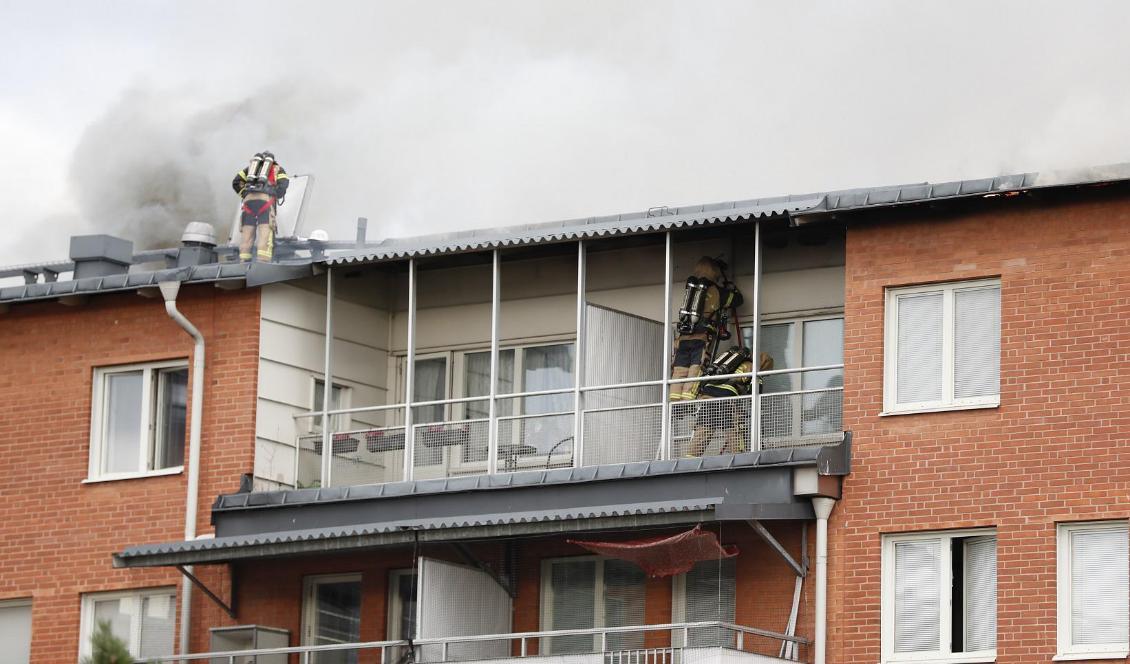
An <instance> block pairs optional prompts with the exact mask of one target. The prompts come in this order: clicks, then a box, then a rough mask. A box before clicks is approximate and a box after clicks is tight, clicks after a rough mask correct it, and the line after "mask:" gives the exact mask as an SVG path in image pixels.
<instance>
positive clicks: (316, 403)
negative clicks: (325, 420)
mask: <svg viewBox="0 0 1130 664" xmlns="http://www.w3.org/2000/svg"><path fill="white" fill-rule="evenodd" d="M349 396H350V391H349V388H348V387H345V386H344V385H338V384H337V383H334V384H333V390H332V391H331V392H330V410H342V409H345V408H349ZM325 398H326V381H324V380H322V379H321V378H315V379H314V395H313V399H312V402H313V403H312V404H311V406H310V410H321V409H322V402H323V400H324V399H325ZM350 419H351V418H350V416H349V415H331V416H330V425H331V427H332V429H333V430H334V431H348V430H349V428H350V427H349V422H350ZM310 423H311V426H312V429H311V432H312V433H321V431H322V419H321V418H320V417H312V418H310Z"/></svg>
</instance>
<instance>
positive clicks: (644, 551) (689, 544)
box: [568, 524, 738, 577]
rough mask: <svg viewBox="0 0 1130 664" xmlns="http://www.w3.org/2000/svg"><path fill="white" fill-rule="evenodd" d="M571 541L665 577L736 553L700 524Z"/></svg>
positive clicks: (732, 547)
mask: <svg viewBox="0 0 1130 664" xmlns="http://www.w3.org/2000/svg"><path fill="white" fill-rule="evenodd" d="M568 541H569V543H571V544H576V545H578V546H581V547H584V548H585V549H587V550H589V551H592V552H593V553H598V554H600V555H603V556H608V557H609V558H617V559H619V560H626V561H629V562H631V563H632V564H634V565H636V566H637V567H639V568H640V569H642V570H643V571H644V572H646V573H647V575H648V576H651V577H666V576H674V575H676V574H683V573H684V572H689V571H691V569H692V568H693V567H694V566H695V563H697V562H699V561H702V560H719V559H722V558H732V557H734V556H736V555H738V547H737V546H735V545H732V544H728V545H726V546H722V545H721V544H720V543H719V542H718V536H717V535H715V534H714V533H713V532H711V531H709V530H703V529H702V525H701V524H700V525H697V526H695V527H694V528H692V529H690V530H688V531H686V532H682V533H678V534H676V535H660V536H658V537H648V538H645V539H638V540H628V541H624V542H589V541H580V540H568Z"/></svg>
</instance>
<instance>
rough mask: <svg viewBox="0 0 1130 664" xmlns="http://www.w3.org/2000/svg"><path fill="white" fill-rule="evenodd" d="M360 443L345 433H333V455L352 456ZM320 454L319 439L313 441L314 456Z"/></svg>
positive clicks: (320, 442)
mask: <svg viewBox="0 0 1130 664" xmlns="http://www.w3.org/2000/svg"><path fill="white" fill-rule="evenodd" d="M360 445H361V441H359V440H357V439H356V438H354V437H353V436H350V435H349V434H345V433H335V434H334V436H333V452H334V454H353V453H354V452H356V451H357V448H358V446H360ZM321 453H322V441H321V439H318V440H315V441H314V454H321Z"/></svg>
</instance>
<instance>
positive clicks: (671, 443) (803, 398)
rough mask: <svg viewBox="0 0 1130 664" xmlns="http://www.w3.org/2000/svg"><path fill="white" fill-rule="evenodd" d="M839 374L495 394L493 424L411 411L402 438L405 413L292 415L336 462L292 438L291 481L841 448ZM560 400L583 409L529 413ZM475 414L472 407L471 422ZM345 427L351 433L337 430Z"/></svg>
mask: <svg viewBox="0 0 1130 664" xmlns="http://www.w3.org/2000/svg"><path fill="white" fill-rule="evenodd" d="M842 370H843V365H842V364H833V365H822V366H813V367H801V368H797V369H777V370H771V371H761V372H758V373H757V374H756V376H757V378H758V379H759V380H760V381H763V382H764V383H765V384H764V385H763V386H762V389H761V390H760V392H759V393H758V394H757V395H756V400H755V396H754V395H743V396H736V397H721V398H712V399H707V398H700V399H697V400H694V401H674V402H667V401H666V400H665V399H664V398H663V392H662V390H663V388H664V387H665V386H666V385H667V384H668V383H670V380H669V379H668V380H663V379H657V380H643V381H634V382H628V383H616V384H609V385H591V386H582V387H580V388H577V387H572V386H571V387H564V388H557V389H546V390H531V391H527V392H516V393H509V394H498V395H495V396H494V397H493V401H494V402H495V408H494V409H493V410H494V417H493V419H492V418H491V417H490V416H489V413H486V416H485V417H484V416H483V413H482V411H484V410H486V409H485V408H482V404H484V403H485V402H488V401H491V400H492V397H490V396H474V397H457V398H452V399H437V400H431V401H421V402H412V403H411V409H412V411H413V413H414V414H413V415H412V418H411V421H410V422H409V423H408V429H407V430H406V428H405V423H404V421H403V420H404V419H407V417H406V414H407V405H406V404H404V403H397V404H386V405H375V406H362V407H358V408H341V409H335V410H327V411H325V413H324V416H325V417H324V420H323V413H322V412H321V411H311V412H306V413H300V414H297V415H295V422H296V424H297V425H298V427H300V426H301V424H300V423H302V422H304V421H308V420H311V419H312V418H318V420H314V421H319V420H322V421H327V422H329V423H330V428H331V431H330V432H329V436H328V439H329V440H330V445H331V449H332V451H333V455H332V458H331V459H330V460H329V462H328V463H325V462H324V460H323V455H322V451H323V449H322V448H323V447H324V445H325V442H324V441H325V440H326V439H327V436H326V433H325V432H322V431H315V432H312V433H296V436H297V441H298V453H297V455H296V467H295V477H296V478H297V485H298V486H306V487H308V486H324V485H326V484H327V481H328V485H330V486H348V485H356V484H379V483H384V482H394V481H400V480H405V479H436V478H449V477H458V476H464V475H481V474H486V473H506V472H514V471H519V470H546V469H551V468H564V467H573V466H593V465H602V464H609V463H627V462H633V461H646V460H653V459H674V458H681V457H687V456H703V455H711V454H724V453H740V452H746V451H750V450H758V449H769V448H782V447H797V446H808V445H822V444H828V443H833V442H837V441H839V440H842V438H843V422H842V414H843V387H842ZM820 372H823V373H825V374H826V375H827V374H830V376H828V378H829V382H830V383H832V384H829V385H825V386H819V387H811V386H806V385H805V380H804V378H803V377H804V376H805V375H816V374H818V373H820ZM753 376H754V374H753V373H740V374H727V375H721V376H698V377H693V378H685V379H679V382H700V383H701V382H705V381H718V380H728V379H732V378H752V377H753ZM837 383H838V384H837ZM566 395H567V396H568V397H570V398H569V399H562V401H566V400H567V401H570V402H574V403H576V402H578V401H579V403H580V404H581V408H580V410H575V409H574V408H573V407H572V403H570V404H568V405H566V406H565V407H564V408H562V409H556V410H552V411H551V412H536V411H535V412H528V411H529V410H530V409H529V407H528V406H525V404H527V403H528V402H527V401H526V400H528V399H533V398H538V397H550V396H562V397H564V396H566ZM577 395H580V398H579V399H578V398H577ZM472 404H478V405H479V408H477V409H475V410H474V412H472V408H470V406H471V405H472ZM665 410H666V411H667V418H666V420H667V421H666V422H665V421H664V411H665ZM429 411H433V412H429ZM475 413H479V414H475ZM437 418H438V419H437ZM341 419H346V420H347V422H344V423H342V422H336V424H335V421H338V420H341ZM298 427H296V428H298ZM406 434H407V435H406ZM406 442H408V443H410V444H409V445H407V446H406V444H405V443H406ZM406 455H408V457H409V459H408V460H407V461H406V460H405V456H406ZM327 472H328V475H329V476H328V477H327V476H326V474H327Z"/></svg>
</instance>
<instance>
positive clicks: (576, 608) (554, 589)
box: [546, 560, 596, 654]
mask: <svg viewBox="0 0 1130 664" xmlns="http://www.w3.org/2000/svg"><path fill="white" fill-rule="evenodd" d="M549 595H550V603H551V606H552V619H551V621H550V622H551V624H550V625H548V626H547V627H546V629H550V630H557V629H589V628H592V627H595V626H596V617H595V615H594V614H593V607H595V606H596V561H595V560H576V561H559V562H555V563H553V564H551V565H550V572H549ZM546 640H547V641H549V644H548V646H549V647H548V648H547V650H548V652H549V653H551V654H555V653H565V652H590V651H591V650H592V648H593V643H594V640H593V637H592V636H586V635H584V634H580V635H577V636H557V637H553V638H549V639H546Z"/></svg>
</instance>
